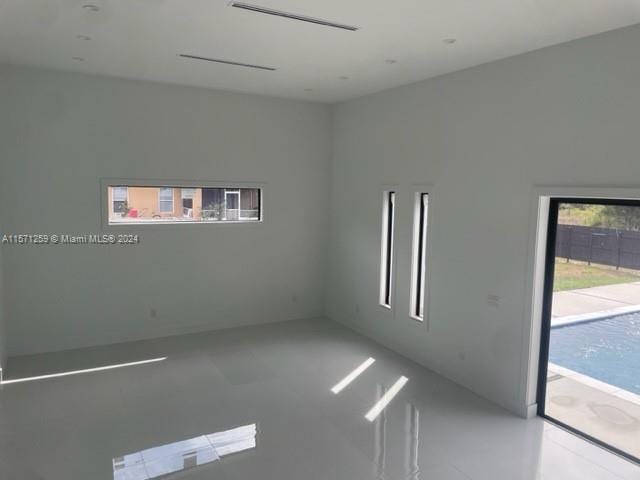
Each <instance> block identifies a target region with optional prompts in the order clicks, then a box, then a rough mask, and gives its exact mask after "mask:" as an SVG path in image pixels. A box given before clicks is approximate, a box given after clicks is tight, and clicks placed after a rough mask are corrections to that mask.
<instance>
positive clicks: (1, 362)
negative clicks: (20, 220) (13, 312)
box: [0, 223, 7, 380]
mask: <svg viewBox="0 0 640 480" xmlns="http://www.w3.org/2000/svg"><path fill="white" fill-rule="evenodd" d="M1 227H2V224H1V223H0V234H1V233H2V228H1ZM3 250H4V249H3V248H2V245H0V370H2V369H5V368H7V330H6V327H5V315H4V310H5V304H4V294H3V292H4V288H3V285H4V282H3V278H2V277H3V275H2V272H3V268H2V253H3ZM1 379H2V375H0V380H1Z"/></svg>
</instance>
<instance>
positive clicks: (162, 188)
mask: <svg viewBox="0 0 640 480" xmlns="http://www.w3.org/2000/svg"><path fill="white" fill-rule="evenodd" d="M128 188H129V187H128V186H127V189H128ZM157 188H158V212H159V213H160V214H161V215H162V214H163V213H173V212H174V210H175V199H174V198H173V197H174V195H175V187H165V186H162V187H157ZM163 190H169V191H170V192H171V199H170V201H171V208H170V209H169V210H163V209H162V202H165V203H167V202H169V200H167V199H164V200H163V199H162V191H163Z"/></svg>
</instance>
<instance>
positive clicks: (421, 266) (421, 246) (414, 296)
mask: <svg viewBox="0 0 640 480" xmlns="http://www.w3.org/2000/svg"><path fill="white" fill-rule="evenodd" d="M428 214H429V194H428V193H422V192H418V193H416V195H415V204H414V216H413V248H412V254H411V316H412V317H413V318H415V319H416V320H420V321H423V320H424V298H425V290H426V278H427V273H426V272H427V224H428V217H429V215H428Z"/></svg>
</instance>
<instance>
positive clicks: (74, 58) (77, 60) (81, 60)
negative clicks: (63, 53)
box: [71, 57, 84, 62]
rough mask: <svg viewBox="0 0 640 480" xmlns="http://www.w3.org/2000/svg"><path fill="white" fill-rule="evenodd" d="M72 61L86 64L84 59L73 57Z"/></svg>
mask: <svg viewBox="0 0 640 480" xmlns="http://www.w3.org/2000/svg"><path fill="white" fill-rule="evenodd" d="M71 60H75V61H76V62H84V58H82V57H71Z"/></svg>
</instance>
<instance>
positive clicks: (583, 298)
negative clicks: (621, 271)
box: [551, 282, 640, 318]
mask: <svg viewBox="0 0 640 480" xmlns="http://www.w3.org/2000/svg"><path fill="white" fill-rule="evenodd" d="M634 305H637V306H638V310H640V282H633V283H619V284H617V285H605V286H602V287H592V288H583V289H580V290H566V291H564V292H554V294H553V307H552V310H551V312H552V313H551V316H552V317H553V318H559V317H568V316H574V315H585V314H592V313H596V312H606V311H609V310H617V309H624V308H627V309H630V308H631V307H633V306H634Z"/></svg>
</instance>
